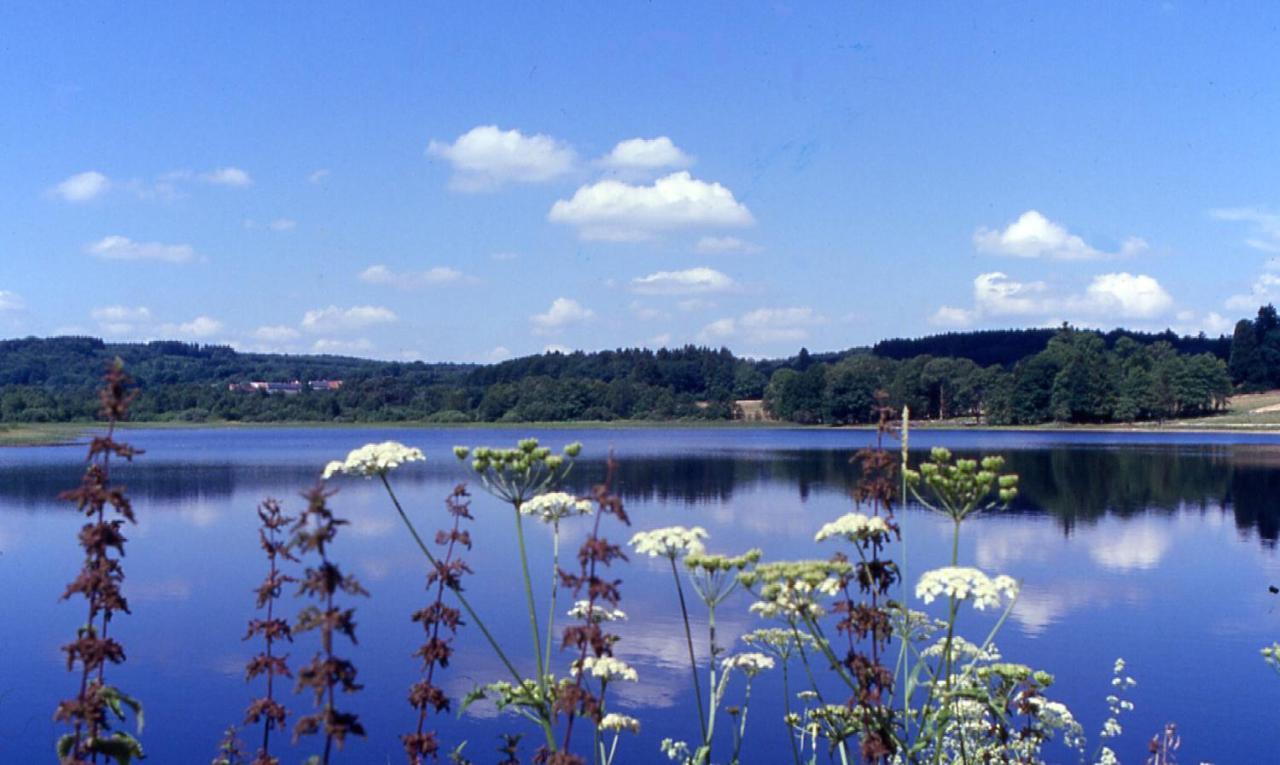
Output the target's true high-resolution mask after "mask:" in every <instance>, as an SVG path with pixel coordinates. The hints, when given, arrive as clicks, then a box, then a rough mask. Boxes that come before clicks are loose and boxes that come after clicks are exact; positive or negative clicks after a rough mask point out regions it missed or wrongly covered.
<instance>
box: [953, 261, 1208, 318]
mask: <svg viewBox="0 0 1280 765" xmlns="http://www.w3.org/2000/svg"><path fill="white" fill-rule="evenodd" d="M1173 307H1174V301H1173V298H1172V297H1171V296H1170V295H1169V293H1168V292H1167V291H1166V290H1165V289H1164V287H1162V286H1161V285H1160V282H1158V281H1157V280H1156V279H1155V278H1154V277H1151V276H1147V275H1146V274H1131V273H1127V272H1117V273H1109V274H1098V275H1097V276H1094V277H1093V279H1092V280H1091V281H1090V282H1089V284H1088V286H1087V287H1086V288H1085V290H1084V292H1083V293H1078V294H1074V295H1066V296H1055V295H1053V294H1051V292H1050V289H1049V285H1048V284H1046V283H1045V282H1042V281H1033V282H1019V281H1016V280H1014V279H1011V278H1010V277H1009V276H1008V275H1007V274H1005V273H1003V272H1001V271H992V272H990V273H985V274H979V275H978V276H977V277H976V278H975V279H974V280H973V308H960V307H955V306H949V305H948V306H942V307H941V308H939V309H938V310H937V311H935V312H934V314H933V316H932V317H930V322H931V323H933V324H936V325H940V326H948V327H966V326H970V325H972V324H973V323H974V322H976V321H978V320H980V319H983V318H988V317H1007V316H1024V317H1025V316H1030V317H1041V318H1047V317H1051V316H1052V317H1055V318H1056V317H1057V316H1060V315H1065V316H1067V317H1068V318H1071V317H1087V318H1094V319H1113V318H1121V319H1156V318H1159V317H1161V316H1164V315H1166V314H1167V313H1169V312H1170V311H1171V310H1173ZM1206 318H1207V317H1206Z"/></svg>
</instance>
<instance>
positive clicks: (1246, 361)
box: [0, 306, 1280, 424]
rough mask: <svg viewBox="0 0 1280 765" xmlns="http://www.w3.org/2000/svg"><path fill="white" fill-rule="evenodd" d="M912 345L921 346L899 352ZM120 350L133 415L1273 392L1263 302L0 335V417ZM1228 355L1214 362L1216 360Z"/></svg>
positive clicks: (796, 417)
mask: <svg viewBox="0 0 1280 765" xmlns="http://www.w3.org/2000/svg"><path fill="white" fill-rule="evenodd" d="M913 350H917V351H921V352H918V353H909V352H911V351H913ZM117 357H118V358H121V359H123V360H124V362H125V365H126V368H128V369H129V371H130V374H131V375H132V376H133V377H134V379H135V380H137V382H138V385H139V388H140V389H141V391H142V396H141V397H140V398H139V400H138V401H137V402H136V404H135V406H134V410H133V412H134V418H135V419H137V420H142V421H165V420H185V421H193V422H201V421H209V420H229V421H246V422H273V421H313V422H334V421H337V422H381V421H385V422H397V421H424V422H459V423H464V422H529V421H573V420H601V421H611V420H627V419H635V420H680V419H691V420H692V419H698V420H727V419H731V418H732V417H734V416H735V412H736V406H735V402H736V401H738V400H742V399H761V398H763V399H764V402H765V405H766V407H767V409H768V411H770V412H771V413H772V414H773V416H775V417H776V418H778V419H781V420H785V421H790V422H797V423H815V424H818V423H825V424H851V423H861V422H867V421H869V418H870V412H871V408H872V404H873V402H874V396H875V393H876V391H878V390H884V391H887V392H888V394H889V396H890V401H891V403H892V404H893V405H894V406H902V405H907V406H910V407H911V409H912V411H913V412H914V413H915V415H916V416H917V417H927V418H937V419H951V418H956V417H967V418H972V419H973V420H974V421H976V422H987V423H991V424H1036V423H1042V422H1050V421H1060V422H1113V421H1124V422H1131V421H1138V420H1160V419H1166V418H1170V417H1189V416H1197V415H1202V414H1206V413H1209V412H1212V411H1214V410H1216V409H1219V408H1221V407H1222V406H1223V405H1224V404H1225V402H1226V399H1227V397H1228V396H1229V395H1230V394H1231V392H1232V389H1233V384H1234V385H1235V386H1238V387H1240V388H1245V389H1257V388H1263V387H1280V320H1277V317H1276V312H1275V309H1273V308H1271V307H1270V306H1266V307H1264V308H1263V309H1261V310H1260V311H1259V314H1258V318H1257V319H1256V320H1242V321H1241V322H1240V324H1239V325H1237V327H1236V332H1235V334H1234V336H1233V337H1232V338H1226V337H1223V338H1218V339H1212V338H1205V337H1204V336H1200V337H1178V336H1176V335H1174V334H1173V333H1169V332H1166V333H1160V334H1150V333H1137V332H1130V331H1127V330H1114V331H1112V332H1109V333H1100V332H1096V331H1093V330H1078V329H1072V328H1070V327H1066V326H1064V327H1063V328H1061V329H1057V330H1043V329H1028V330H997V331H979V332H968V333H948V334H945V335H935V336H932V337H925V338H919V339H916V340H887V341H884V342H882V343H879V344H877V345H876V346H874V347H873V348H865V347H864V348H851V349H848V350H844V351H838V352H830V353H821V354H819V353H813V354H811V353H810V352H809V351H808V350H807V349H803V348H802V349H801V350H800V352H799V353H798V354H796V355H794V356H791V357H788V358H776V359H744V358H739V357H736V356H734V354H733V353H731V352H730V351H729V350H728V349H726V348H719V349H713V348H705V347H696V346H685V347H682V348H671V349H660V350H650V349H641V348H629V349H615V350H605V351H597V352H591V353H586V352H581V351H575V352H572V353H558V352H551V353H543V354H539V355H535V356H528V357H524V358H518V359H511V360H508V361H504V362H501V363H496V364H488V365H479V364H428V363H423V362H413V363H404V362H386V361H375V360H369V359H356V358H349V357H342V356H296V355H284V354H264V353H241V352H238V351H236V350H235V349H233V348H230V347H227V346H218V345H198V344H194V343H183V342H174V341H155V342H149V343H107V342H104V341H102V340H100V339H97V338H91V337H58V338H48V339H39V338H25V339H18V340H4V341H0V422H65V421H78V420H87V419H91V418H92V416H93V412H94V408H95V403H94V400H93V395H92V391H93V388H94V386H95V384H96V381H97V379H98V377H99V375H100V374H101V371H102V369H104V368H105V367H106V365H107V364H108V363H109V362H110V361H111V360H112V359H114V358H117ZM1226 360H1229V364H1228V363H1225V362H1226ZM309 379H341V380H343V383H344V384H343V386H342V388H341V390H337V391H311V390H304V391H303V392H301V393H298V394H296V395H267V394H263V393H256V392H255V393H249V392H244V391H234V390H228V384H230V383H240V382H247V381H249V380H269V381H288V380H303V381H305V380H309Z"/></svg>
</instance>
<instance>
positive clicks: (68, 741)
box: [54, 733, 76, 760]
mask: <svg viewBox="0 0 1280 765" xmlns="http://www.w3.org/2000/svg"><path fill="white" fill-rule="evenodd" d="M75 745H76V734H74V733H64V734H62V735H61V736H59V737H58V744H57V746H56V747H54V748H55V749H56V750H57V752H58V759H60V760H62V759H65V758H66V757H67V755H69V754H71V749H72V748H73V747H74V746H75Z"/></svg>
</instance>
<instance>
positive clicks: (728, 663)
mask: <svg viewBox="0 0 1280 765" xmlns="http://www.w3.org/2000/svg"><path fill="white" fill-rule="evenodd" d="M720 666H721V667H723V668H724V671H725V672H729V671H730V670H734V669H736V670H738V671H739V672H742V673H743V674H745V675H746V676H747V677H755V676H756V675H758V674H760V673H761V672H763V671H765V670H766V669H773V659H771V658H770V657H768V656H765V655H764V654H762V653H739V654H735V655H733V656H730V657H728V658H726V659H725V660H723V661H722V662H720Z"/></svg>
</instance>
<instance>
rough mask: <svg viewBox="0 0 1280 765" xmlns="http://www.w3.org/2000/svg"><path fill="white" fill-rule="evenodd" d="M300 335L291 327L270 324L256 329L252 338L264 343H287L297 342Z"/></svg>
mask: <svg viewBox="0 0 1280 765" xmlns="http://www.w3.org/2000/svg"><path fill="white" fill-rule="evenodd" d="M301 334H302V333H300V332H298V330H296V329H294V328H293V327H289V326H285V325H283V324H272V325H264V326H261V327H258V328H257V329H255V330H254V331H253V338H254V339H255V340H260V341H262V342H264V343H287V342H289V341H290V340H297V339H298V337H299V336H300V335H301Z"/></svg>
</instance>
